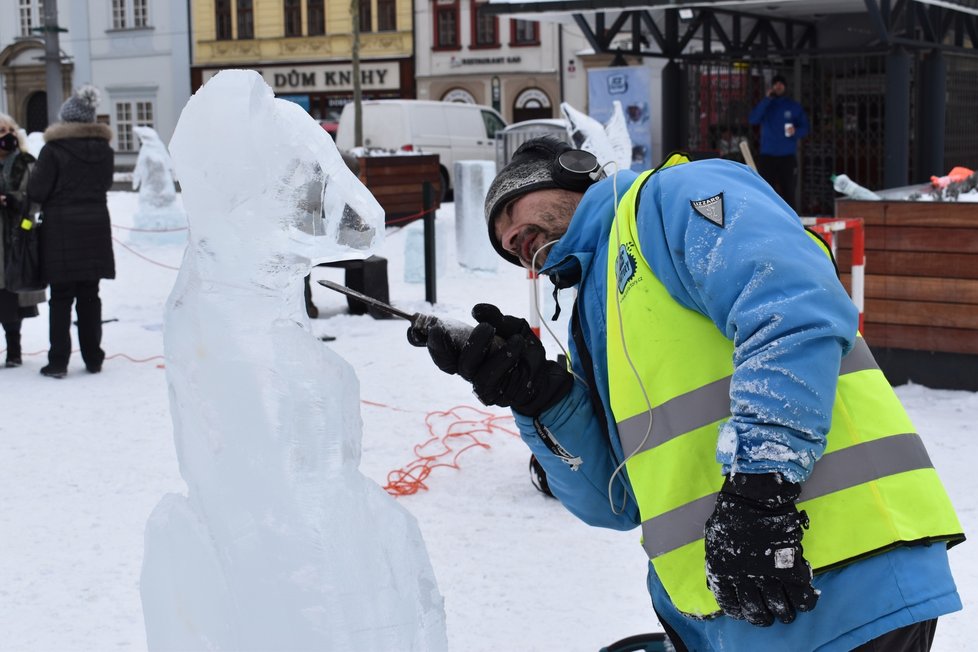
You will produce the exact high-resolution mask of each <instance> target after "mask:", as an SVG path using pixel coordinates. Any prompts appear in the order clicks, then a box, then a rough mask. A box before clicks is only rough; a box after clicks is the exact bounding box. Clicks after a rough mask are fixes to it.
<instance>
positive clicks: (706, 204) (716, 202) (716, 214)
mask: <svg viewBox="0 0 978 652" xmlns="http://www.w3.org/2000/svg"><path fill="white" fill-rule="evenodd" d="M689 205H690V206H692V207H693V210H694V211H696V212H697V213H698V214H699V215H700V216H701V217H705V218H706V219H707V220H708V221H710V222H713V223H714V224H716V225H717V226H719V227H720V228H721V229H722V228H723V193H722V192H721V193H720V194H719V195H714V196H713V197H710V198H709V199H700V200H698V201H693V200H690V202H689Z"/></svg>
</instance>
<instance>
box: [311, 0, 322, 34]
mask: <svg viewBox="0 0 978 652" xmlns="http://www.w3.org/2000/svg"><path fill="white" fill-rule="evenodd" d="M325 33H326V9H325V7H324V6H323V0H308V2H306V34H308V35H309V36H322V35H323V34H325Z"/></svg>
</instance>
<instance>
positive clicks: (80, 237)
mask: <svg viewBox="0 0 978 652" xmlns="http://www.w3.org/2000/svg"><path fill="white" fill-rule="evenodd" d="M98 103H99V91H98V89H97V88H95V87H94V86H91V85H85V86H82V87H81V88H79V89H78V90H76V91H75V92H74V94H72V96H71V97H69V98H68V99H67V100H66V101H65V103H64V104H63V105H62V106H61V110H60V112H59V118H60V120H61V121H60V122H56V123H55V124H53V125H51V126H50V127H48V128H47V130H45V132H44V141H45V145H44V147H43V148H42V149H41V153H40V154H39V155H38V159H37V165H36V166H35V168H34V174H33V175H32V176H31V179H30V182H29V183H28V186H27V193H28V195H29V196H30V197H31V199H32V200H33V201H35V202H38V203H40V204H41V213H42V215H43V218H42V225H41V230H40V232H39V234H40V244H41V273H42V276H43V277H44V280H46V281H47V283H48V284H49V285H50V286H51V298H50V300H49V324H50V334H49V337H50V348H49V350H48V364H47V365H45V366H44V367H43V368H41V374H43V375H45V376H48V377H51V378H63V377H65V376H66V375H67V373H68V360H69V358H70V357H71V307H72V304H74V305H75V312H76V313H77V316H78V320H77V323H78V344H79V348H80V349H81V355H82V360H84V362H85V369H86V370H87V371H88V372H89V373H99V372H100V371H101V370H102V362H103V360H104V359H105V352H104V351H103V350H102V346H101V344H102V302H101V299H100V298H99V294H98V289H99V281H100V280H101V279H103V278H115V259H114V257H113V253H112V227H111V223H110V221H109V209H108V202H107V193H108V191H109V189H110V188H111V187H112V174H113V169H114V163H115V154H114V152H113V151H112V148H111V147H110V146H109V142H110V141H111V140H112V130H111V129H110V128H109V127H108V126H106V125H103V124H99V123H97V122H96V121H95V110H96V108H97V107H98Z"/></svg>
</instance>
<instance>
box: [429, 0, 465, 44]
mask: <svg viewBox="0 0 978 652" xmlns="http://www.w3.org/2000/svg"><path fill="white" fill-rule="evenodd" d="M434 15H435V49H436V50H439V49H440V50H457V49H458V48H459V45H460V44H459V36H458V2H457V0H456V1H447V2H446V0H436V4H435V10H434Z"/></svg>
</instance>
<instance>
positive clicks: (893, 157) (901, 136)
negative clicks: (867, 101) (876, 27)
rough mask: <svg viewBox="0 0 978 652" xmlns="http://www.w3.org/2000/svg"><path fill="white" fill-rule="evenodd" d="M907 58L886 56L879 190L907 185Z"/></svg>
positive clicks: (904, 54)
mask: <svg viewBox="0 0 978 652" xmlns="http://www.w3.org/2000/svg"><path fill="white" fill-rule="evenodd" d="M909 162H910V55H909V54H908V53H907V52H906V51H905V50H904V49H903V48H896V49H894V50H893V51H892V52H890V53H889V54H888V55H886V113H885V114H884V116H883V187H884V188H899V187H900V186H905V185H907V183H908V176H909V175H908V171H909V169H910V164H909Z"/></svg>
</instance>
